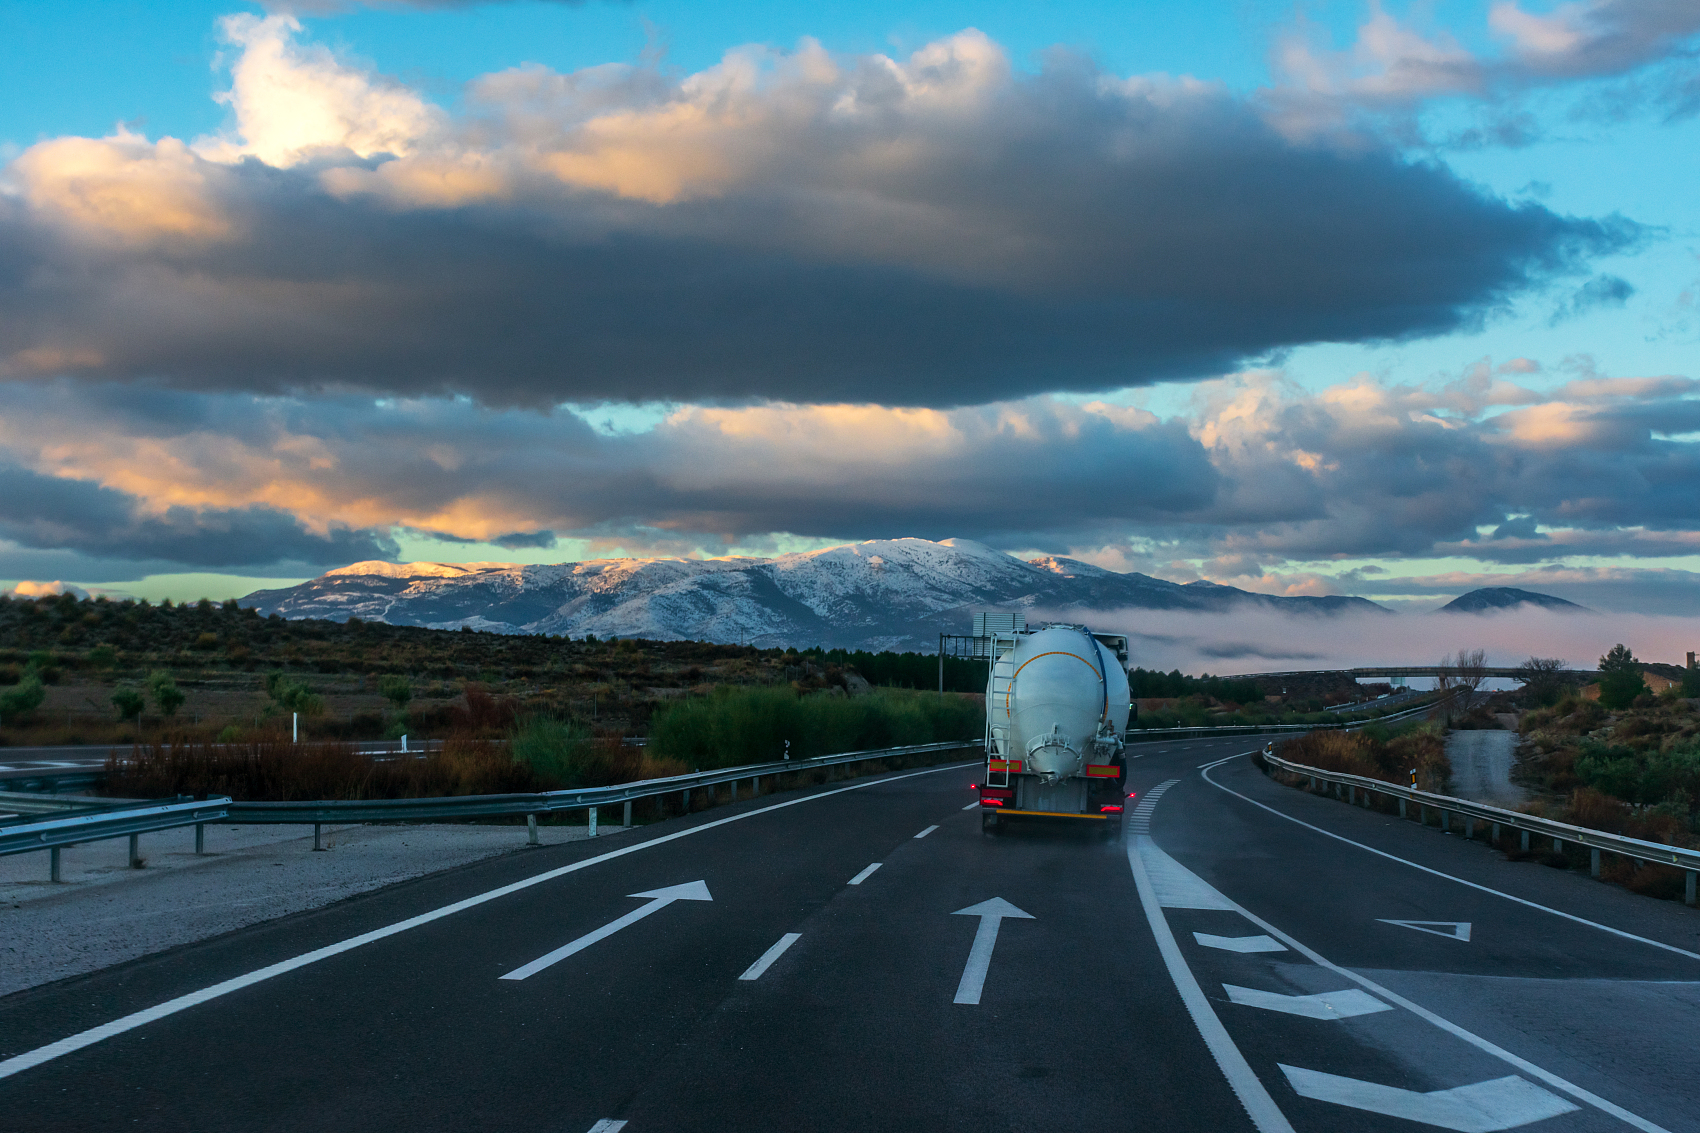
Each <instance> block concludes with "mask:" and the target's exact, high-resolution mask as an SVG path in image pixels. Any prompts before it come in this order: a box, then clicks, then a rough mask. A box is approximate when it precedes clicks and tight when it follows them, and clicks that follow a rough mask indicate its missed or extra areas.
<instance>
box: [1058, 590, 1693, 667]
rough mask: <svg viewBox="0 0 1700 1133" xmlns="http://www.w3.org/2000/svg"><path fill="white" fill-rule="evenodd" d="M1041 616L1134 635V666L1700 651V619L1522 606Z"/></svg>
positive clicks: (1516, 659)
mask: <svg viewBox="0 0 1700 1133" xmlns="http://www.w3.org/2000/svg"><path fill="white" fill-rule="evenodd" d="M1030 617H1031V618H1032V619H1033V620H1043V619H1047V618H1055V619H1056V620H1058V621H1080V620H1083V619H1084V620H1085V621H1086V622H1087V624H1089V625H1090V626H1091V627H1092V628H1093V629H1094V630H1097V631H1099V632H1105V633H1126V634H1127V635H1128V638H1129V642H1128V644H1129V647H1130V649H1131V652H1132V657H1131V660H1130V664H1132V665H1137V666H1140V667H1142V668H1146V669H1162V670H1164V671H1167V670H1170V669H1180V670H1181V671H1182V672H1184V673H1191V674H1195V675H1196V674H1199V673H1204V672H1208V673H1212V674H1215V675H1220V676H1233V675H1236V674H1240V673H1267V672H1275V671H1281V670H1290V669H1350V668H1356V667H1359V666H1364V665H1391V664H1407V665H1435V664H1439V662H1440V660H1441V658H1442V657H1444V656H1446V655H1447V654H1449V653H1450V654H1456V653H1457V652H1458V651H1459V650H1474V649H1484V650H1486V651H1487V662H1488V664H1489V665H1496V666H1497V665H1516V664H1519V663H1521V662H1522V661H1524V660H1526V659H1527V658H1529V657H1531V656H1537V657H1559V658H1562V659H1563V660H1564V662H1565V665H1566V667H1568V668H1572V669H1592V668H1594V667H1595V666H1596V665H1598V664H1599V659H1600V656H1601V655H1602V654H1603V653H1605V652H1606V650H1608V649H1610V648H1611V647H1612V646H1613V645H1616V644H1617V643H1618V642H1622V643H1623V644H1625V645H1627V646H1629V648H1630V649H1631V650H1633V651H1634V653H1635V656H1637V657H1639V658H1640V659H1642V660H1643V661H1657V662H1664V663H1667V664H1674V665H1680V664H1683V663H1685V661H1686V659H1687V653H1688V651H1689V650H1691V649H1694V650H1700V617H1689V618H1665V617H1651V616H1648V615H1645V614H1596V613H1588V614H1573V613H1572V614H1565V613H1556V612H1554V611H1551V610H1543V609H1540V608H1538V607H1522V608H1520V609H1515V610H1503V611H1498V612H1494V613H1487V614H1442V613H1429V614H1397V615H1394V616H1391V617H1389V616H1387V615H1384V614H1346V615H1343V616H1340V617H1333V618H1329V617H1307V616H1303V615H1300V616H1293V615H1289V614H1279V613H1274V612H1272V611H1264V610H1255V611H1254V610H1246V611H1235V612H1231V613H1201V612H1196V611H1183V610H1137V609H1123V610H1103V611H1098V612H1096V613H1093V614H1089V615H1083V614H1082V613H1081V612H1080V611H1078V610H1076V611H1070V612H1068V613H1058V612H1055V611H1051V612H1041V611H1034V613H1033V614H1032V615H1030Z"/></svg>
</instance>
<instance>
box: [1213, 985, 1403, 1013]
mask: <svg viewBox="0 0 1700 1133" xmlns="http://www.w3.org/2000/svg"><path fill="white" fill-rule="evenodd" d="M1222 990H1223V991H1226V992H1227V993H1228V998H1229V999H1230V1000H1232V1001H1233V1002H1235V1003H1238V1004H1240V1005H1241V1006H1242V1007H1261V1008H1263V1009H1264V1010H1265V1011H1280V1012H1282V1013H1283V1014H1286V1015H1302V1016H1304V1017H1305V1018H1306V1019H1352V1018H1355V1017H1357V1016H1359V1015H1374V1014H1375V1013H1376V1012H1377V1011H1391V1010H1393V1008H1392V1007H1391V1006H1389V1005H1388V1004H1385V1003H1383V1002H1381V1000H1379V999H1377V998H1375V996H1373V995H1366V994H1365V993H1363V992H1361V991H1359V990H1358V989H1357V988H1355V987H1349V988H1347V989H1346V990H1344V991H1323V992H1318V993H1317V994H1315V995H1282V994H1281V993H1280V992H1277V991H1259V990H1258V989H1257V988H1254V987H1236V986H1235V985H1234V984H1223V985H1222Z"/></svg>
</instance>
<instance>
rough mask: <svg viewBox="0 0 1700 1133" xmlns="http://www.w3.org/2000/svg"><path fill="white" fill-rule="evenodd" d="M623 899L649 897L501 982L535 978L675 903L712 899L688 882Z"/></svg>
mask: <svg viewBox="0 0 1700 1133" xmlns="http://www.w3.org/2000/svg"><path fill="white" fill-rule="evenodd" d="M626 896H628V897H648V898H649V903H648V904H646V905H639V906H638V907H637V908H635V909H633V910H632V911H631V912H629V913H627V914H626V915H625V916H623V917H620V918H619V919H617V920H612V921H609V922H608V923H607V924H605V925H603V926H602V927H601V928H599V929H597V930H596V931H595V932H587V933H585V934H584V935H583V936H581V937H579V938H578V939H577V940H575V941H573V942H572V943H570V944H563V945H561V947H559V948H557V949H555V950H554V951H553V952H550V953H547V954H545V955H543V956H539V957H538V958H537V959H535V960H533V961H532V962H531V963H529V964H526V965H524V966H523V967H518V968H515V969H514V970H513V971H511V972H509V973H508V974H507V975H505V976H503V977H502V978H503V979H504V980H523V979H525V978H526V977H527V976H535V975H536V974H537V973H538V972H541V971H542V970H543V969H544V968H547V967H548V966H549V965H551V964H557V963H560V962H561V961H562V960H565V959H566V958H567V957H568V956H571V955H572V954H573V953H574V952H582V951H584V950H585V949H586V948H589V947H590V946H591V945H592V944H595V943H596V942H597V941H598V940H604V939H606V938H608V937H610V936H613V935H614V934H615V933H616V932H619V931H620V930H621V929H623V928H628V927H630V926H632V925H635V924H637V923H638V922H639V921H641V920H643V918H645V917H647V916H649V914H651V913H654V912H658V911H660V910H662V909H665V908H666V907H667V906H668V905H671V904H672V903H673V902H674V901H712V900H714V898H713V897H710V896H709V895H708V886H707V885H706V884H705V883H703V882H701V881H688V882H686V883H685V884H683V885H670V886H668V887H667V888H666V889H651V890H650V891H649V892H647V893H628V894H626Z"/></svg>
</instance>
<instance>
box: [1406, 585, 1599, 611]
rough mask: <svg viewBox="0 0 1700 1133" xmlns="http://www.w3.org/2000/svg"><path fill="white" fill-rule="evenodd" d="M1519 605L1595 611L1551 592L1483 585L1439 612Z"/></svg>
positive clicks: (1509, 608) (1500, 608) (1499, 608)
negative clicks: (1542, 592)
mask: <svg viewBox="0 0 1700 1133" xmlns="http://www.w3.org/2000/svg"><path fill="white" fill-rule="evenodd" d="M1518 606H1539V607H1541V608H1542V609H1547V610H1567V611H1573V612H1575V613H1578V614H1587V613H1592V612H1593V611H1591V610H1589V609H1588V607H1586V606H1580V605H1577V604H1576V603H1575V602H1568V601H1565V600H1564V599H1563V598H1555V597H1553V596H1552V595H1551V594H1539V593H1537V592H1535V591H1533V590H1519V589H1518V588H1517V587H1515V586H1482V587H1478V588H1477V589H1475V590H1471V591H1469V592H1468V593H1466V594H1460V595H1458V597H1456V598H1454V599H1452V601H1450V602H1448V603H1446V605H1444V606H1442V607H1441V608H1440V609H1439V610H1438V611H1437V612H1438V613H1442V614H1446V613H1452V614H1485V613H1488V612H1489V611H1492V610H1511V609H1515V608H1517V607H1518Z"/></svg>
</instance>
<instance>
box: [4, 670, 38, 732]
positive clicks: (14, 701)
mask: <svg viewBox="0 0 1700 1133" xmlns="http://www.w3.org/2000/svg"><path fill="white" fill-rule="evenodd" d="M45 699H47V690H46V689H44V688H42V687H41V678H39V677H37V676H36V675H35V674H34V673H33V672H25V673H24V675H23V676H22V677H20V678H19V679H18V683H17V684H15V685H13V686H12V687H11V688H9V689H7V690H6V691H5V692H3V693H0V722H4V721H7V720H10V721H14V722H16V721H17V720H18V719H19V718H20V717H28V716H29V715H30V714H31V713H33V712H34V711H35V710H36V709H37V708H40V707H41V702H42V701H43V700H45Z"/></svg>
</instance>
